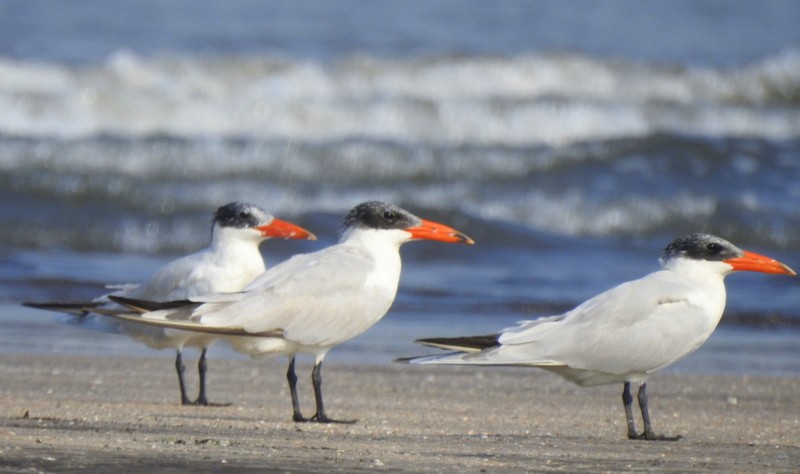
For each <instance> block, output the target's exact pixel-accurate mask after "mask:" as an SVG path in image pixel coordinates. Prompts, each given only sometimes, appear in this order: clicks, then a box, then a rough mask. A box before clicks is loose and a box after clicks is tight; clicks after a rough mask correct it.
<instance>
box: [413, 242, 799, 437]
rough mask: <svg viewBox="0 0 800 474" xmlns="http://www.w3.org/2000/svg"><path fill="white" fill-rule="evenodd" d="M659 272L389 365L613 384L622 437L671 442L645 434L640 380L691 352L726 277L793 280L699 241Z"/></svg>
mask: <svg viewBox="0 0 800 474" xmlns="http://www.w3.org/2000/svg"><path fill="white" fill-rule="evenodd" d="M661 263H662V266H663V268H662V270H660V271H656V272H654V273H651V274H649V275H647V276H645V277H643V278H640V279H638V280H633V281H629V282H627V283H623V284H621V285H619V286H617V287H615V288H612V289H611V290H608V291H606V292H604V293H601V294H599V295H597V296H595V297H594V298H591V299H589V300H588V301H586V302H584V303H583V304H581V305H580V306H578V307H576V308H575V309H573V310H571V311H569V312H567V313H564V314H562V315H559V316H551V317H544V318H540V319H536V320H532V321H521V322H520V323H518V325H517V326H515V327H511V328H507V329H504V330H503V331H501V332H500V333H499V334H491V335H484V336H473V337H455V338H431V339H421V340H419V341H417V342H419V343H421V344H424V345H428V346H433V347H438V348H442V349H447V350H450V351H456V352H450V353H447V354H440V355H432V356H420V357H411V358H407V359H400V360H398V362H406V363H411V364H456V365H492V366H532V367H540V368H542V369H546V370H549V371H552V372H555V373H556V374H558V375H560V376H562V377H564V378H565V379H567V380H569V381H571V382H574V383H576V384H578V385H581V386H595V385H604V384H615V383H622V384H624V386H623V392H622V401H623V405H624V407H625V418H626V421H627V429H628V438H631V439H646V440H675V439H678V438H679V437H667V436H657V435H656V434H655V433H654V432H653V427H652V423H651V421H650V414H649V411H648V407H647V388H646V387H647V385H646V381H647V379H648V377H650V375H652V374H653V373H655V372H657V371H659V370H661V369H663V368H664V367H667V366H668V365H670V364H672V363H674V362H675V361H677V360H679V359H681V358H683V357H685V356H686V355H688V354H690V353H692V352H694V351H695V350H696V349H697V348H699V347H700V346H701V345H702V344H703V343H704V342H705V341H706V339H708V337H709V336H710V335H711V333H712V332H713V331H714V328H716V326H717V323H719V320H720V318H721V317H722V313H723V310H724V308H725V299H726V296H725V284H724V281H723V280H724V278H725V276H727V275H728V274H729V273H731V272H734V271H754V272H762V273H771V274H784V275H795V272H794V271H793V270H792V269H791V268H789V267H787V266H786V265H784V264H782V263H780V262H778V261H776V260H773V259H771V258H768V257H764V256H762V255H758V254H756V253H753V252H748V251H743V250H741V249H739V248H737V247H736V246H734V245H733V244H731V243H730V242H728V241H726V240H723V239H721V238H719V237H716V236H713V235H708V234H699V233H695V234H689V235H685V236H682V237H679V238H677V239H675V240H674V241H673V242H672V243H670V244H669V245H668V246H667V247H666V249H665V250H664V252H663V255H662V257H661ZM631 384H639V391H638V397H637V398H638V402H639V408H640V410H641V413H642V420H643V423H644V432H643V433H638V432H637V431H636V426H635V423H634V417H633V408H632V406H633V396H632V395H631Z"/></svg>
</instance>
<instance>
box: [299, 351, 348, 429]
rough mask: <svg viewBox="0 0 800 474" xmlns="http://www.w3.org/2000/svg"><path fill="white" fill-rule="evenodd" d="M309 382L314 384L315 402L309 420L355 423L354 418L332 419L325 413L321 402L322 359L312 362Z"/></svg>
mask: <svg viewBox="0 0 800 474" xmlns="http://www.w3.org/2000/svg"><path fill="white" fill-rule="evenodd" d="M311 383H312V384H313V385H314V399H315V400H316V402H317V412H316V413H315V414H314V416H312V417H311V419H310V420H309V421H313V422H317V423H355V422H356V420H346V421H342V420H334V419H332V418H328V415H326V414H325V406H324V404H323V402H322V361H319V362H317V363H316V364H314V370H313V371H312V372H311Z"/></svg>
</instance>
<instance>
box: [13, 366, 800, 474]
mask: <svg viewBox="0 0 800 474" xmlns="http://www.w3.org/2000/svg"><path fill="white" fill-rule="evenodd" d="M210 364H211V366H210V379H209V391H210V393H209V396H210V398H211V399H212V400H213V401H216V402H226V403H230V404H231V405H230V406H215V407H191V406H190V407H182V406H180V405H178V404H177V399H176V398H177V397H176V396H177V390H176V387H175V386H174V385H176V382H175V380H174V374H173V371H172V370H171V368H172V366H171V364H170V360H169V358H167V357H164V358H141V359H132V358H122V357H119V358H115V357H103V358H89V357H78V356H65V357H58V356H52V355H30V354H18V355H17V354H3V355H0V380H2V385H1V388H0V420H1V421H0V423H1V424H2V425H1V426H0V470H2V471H3V472H22V471H24V472H71V471H72V472H75V471H84V472H85V471H106V472H108V471H110V470H112V469H125V471H127V472H132V471H138V472H141V471H152V470H154V469H157V470H158V472H180V471H189V470H192V471H216V472H220V471H228V470H252V471H262V472H263V471H281V472H330V471H344V472H354V471H365V470H387V471H433V472H455V471H466V472H512V471H539V472H541V471H580V470H591V471H609V472H610V471H613V472H619V471H684V472H685V471H692V472H748V471H750V472H752V471H758V472H797V470H798V469H800V397H798V394H799V393H800V379H796V378H761V377H753V376H700V375H672V374H668V375H659V376H656V377H654V378H653V379H652V380H651V382H650V384H649V386H648V387H649V393H650V401H651V403H650V405H651V413H652V415H653V423H654V427H655V428H656V430H657V431H659V432H662V433H664V434H681V435H683V436H684V437H683V439H681V440H679V441H677V442H643V441H629V440H627V439H626V438H625V426H624V416H623V411H622V407H621V402H620V394H619V392H620V390H621V387H616V386H608V387H599V388H592V389H583V388H580V387H577V386H574V385H572V384H569V383H567V382H564V381H562V380H561V379H560V378H558V377H556V376H554V375H552V374H548V373H546V372H543V371H539V370H525V369H519V370H513V369H502V370H498V369H484V368H480V369H472V368H441V367H409V366H403V365H396V364H385V365H377V366H376V365H362V366H346V365H344V364H342V363H331V364H329V365H326V366H325V367H324V371H323V374H324V382H325V386H324V390H325V394H326V408H327V411H328V414H329V415H330V416H332V417H335V418H341V419H357V420H358V421H357V422H356V423H354V424H333V425H316V424H297V423H293V422H291V421H290V416H291V410H290V402H289V396H288V389H287V388H286V386H285V385H286V384H285V381H284V372H285V364H284V361H283V360H282V359H274V360H265V361H239V360H220V361H214V360H212V361H211V362H210ZM299 373H300V374H302V375H301V382H302V384H301V386H300V396H301V400H302V402H303V408H304V410H305V413H306V414H307V415H310V414H312V413H313V395H312V390H311V387H310V382H309V381H308V376H307V375H308V373H309V365H308V363H304V364H300V365H299Z"/></svg>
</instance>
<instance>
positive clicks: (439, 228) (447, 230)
mask: <svg viewBox="0 0 800 474" xmlns="http://www.w3.org/2000/svg"><path fill="white" fill-rule="evenodd" d="M406 232H408V233H410V234H411V237H412V238H414V239H426V240H438V241H439V242H448V243H464V244H474V243H475V241H473V240H472V239H470V238H469V237H467V235H466V234H463V233H461V232H459V231H457V230H455V229H453V228H452V227H448V226H446V225H444V224H439V223H438V222H433V221H427V220H425V219H422V224H420V225H418V226H417V227H410V228H408V229H406Z"/></svg>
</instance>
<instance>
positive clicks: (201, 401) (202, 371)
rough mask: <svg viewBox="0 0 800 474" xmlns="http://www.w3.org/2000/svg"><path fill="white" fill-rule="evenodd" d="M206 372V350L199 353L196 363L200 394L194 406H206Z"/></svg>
mask: <svg viewBox="0 0 800 474" xmlns="http://www.w3.org/2000/svg"><path fill="white" fill-rule="evenodd" d="M206 370H208V363H207V362H206V348H205V347H204V348H203V351H202V352H200V360H198V361H197V374H198V375H199V377H200V378H199V381H200V382H199V384H200V393H199V394H198V395H197V400H195V402H194V404H195V405H208V398H207V397H206Z"/></svg>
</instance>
